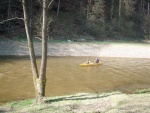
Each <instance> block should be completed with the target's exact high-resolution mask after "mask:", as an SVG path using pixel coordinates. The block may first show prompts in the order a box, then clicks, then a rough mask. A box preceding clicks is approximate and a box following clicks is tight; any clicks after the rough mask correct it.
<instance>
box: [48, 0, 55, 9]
mask: <svg viewBox="0 0 150 113" xmlns="http://www.w3.org/2000/svg"><path fill="white" fill-rule="evenodd" d="M53 1H54V0H51V2H50V3H49V4H48V9H49V7H50V5H51V4H52V2H53Z"/></svg>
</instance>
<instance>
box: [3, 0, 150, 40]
mask: <svg viewBox="0 0 150 113" xmlns="http://www.w3.org/2000/svg"><path fill="white" fill-rule="evenodd" d="M50 1H51V2H52V4H51V5H50V7H49V9H48V33H47V36H48V38H49V39H58V40H66V39H77V38H78V39H80V38H85V39H88V40H149V39H150V0H50ZM41 15H42V1H41V0H36V1H32V0H28V16H29V19H30V31H31V32H32V36H33V37H35V36H39V37H40V36H41V22H42V16H41ZM22 18H23V9H22V4H21V0H1V1H0V36H1V37H6V38H16V37H19V38H26V33H25V29H24V22H23V20H22Z"/></svg>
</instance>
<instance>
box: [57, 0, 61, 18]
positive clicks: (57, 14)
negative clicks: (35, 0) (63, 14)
mask: <svg viewBox="0 0 150 113" xmlns="http://www.w3.org/2000/svg"><path fill="white" fill-rule="evenodd" d="M59 8H60V0H58V7H57V16H58V13H59Z"/></svg>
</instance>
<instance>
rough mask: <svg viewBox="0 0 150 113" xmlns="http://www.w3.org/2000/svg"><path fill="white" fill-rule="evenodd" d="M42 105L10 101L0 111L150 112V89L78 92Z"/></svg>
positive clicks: (69, 112)
mask: <svg viewBox="0 0 150 113" xmlns="http://www.w3.org/2000/svg"><path fill="white" fill-rule="evenodd" d="M45 100H46V102H45V103H44V104H42V105H36V104H34V102H35V100H34V99H27V100H22V101H16V102H10V103H7V104H6V105H3V106H1V107H0V113H4V112H8V113H26V112H29V113H129V112H131V113H149V112H150V89H146V90H140V91H136V92H135V93H134V94H123V93H121V92H111V93H102V94H88V93H84V94H83V93H82V94H76V95H69V96H59V97H53V98H45Z"/></svg>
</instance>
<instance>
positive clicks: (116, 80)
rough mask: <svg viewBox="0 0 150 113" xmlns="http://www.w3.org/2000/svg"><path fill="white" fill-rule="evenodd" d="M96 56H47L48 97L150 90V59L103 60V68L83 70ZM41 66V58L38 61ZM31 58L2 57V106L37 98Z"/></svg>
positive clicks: (103, 58) (0, 92)
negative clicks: (87, 60)
mask: <svg viewBox="0 0 150 113" xmlns="http://www.w3.org/2000/svg"><path fill="white" fill-rule="evenodd" d="M87 58H89V59H90V60H91V61H93V60H94V59H95V57H48V63H47V84H46V96H60V95H68V94H76V93H85V92H89V93H101V92H110V91H116V90H117V91H118V90H119V91H122V92H125V93H132V92H133V91H135V90H136V89H142V88H150V71H149V70H150V59H140V58H113V57H102V58H100V61H101V62H102V63H103V64H102V65H98V66H93V67H80V66H79V64H80V63H83V62H85V61H86V59H87ZM37 62H38V67H39V64H40V58H37ZM34 97H35V93H34V86H33V80H32V72H31V66H30V59H29V58H28V57H2V56H1V57H0V103H5V102H8V101H13V100H21V99H27V98H34Z"/></svg>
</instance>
